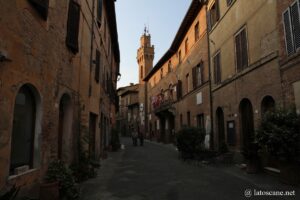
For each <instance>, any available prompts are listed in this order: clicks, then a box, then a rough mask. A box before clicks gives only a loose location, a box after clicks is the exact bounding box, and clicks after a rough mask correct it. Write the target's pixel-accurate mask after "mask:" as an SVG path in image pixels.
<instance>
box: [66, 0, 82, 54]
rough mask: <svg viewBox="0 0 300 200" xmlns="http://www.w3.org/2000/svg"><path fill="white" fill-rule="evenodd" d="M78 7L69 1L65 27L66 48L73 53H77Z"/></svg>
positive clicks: (72, 0)
mask: <svg viewBox="0 0 300 200" xmlns="http://www.w3.org/2000/svg"><path fill="white" fill-rule="evenodd" d="M79 19H80V6H79V5H78V4H77V3H76V2H74V0H71V1H70V4H69V14H68V25H67V26H68V27H67V39H66V43H67V46H68V47H69V48H70V49H71V51H72V52H73V53H77V52H78V33H79Z"/></svg>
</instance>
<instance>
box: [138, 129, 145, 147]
mask: <svg viewBox="0 0 300 200" xmlns="http://www.w3.org/2000/svg"><path fill="white" fill-rule="evenodd" d="M138 136H139V139H140V146H143V145H144V135H143V132H142V131H141V130H140V128H139V127H138Z"/></svg>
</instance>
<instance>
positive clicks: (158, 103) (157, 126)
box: [144, 1, 211, 143]
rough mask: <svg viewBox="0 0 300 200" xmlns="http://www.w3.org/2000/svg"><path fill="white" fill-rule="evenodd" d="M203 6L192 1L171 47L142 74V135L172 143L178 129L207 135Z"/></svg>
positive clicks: (208, 128) (207, 95)
mask: <svg viewBox="0 0 300 200" xmlns="http://www.w3.org/2000/svg"><path fill="white" fill-rule="evenodd" d="M206 30H207V29H206V5H205V4H204V3H203V2H202V1H192V3H191V5H190V7H189V9H188V11H187V13H186V15H185V17H184V19H183V21H182V23H181V25H180V27H179V30H178V32H177V34H176V36H175V38H174V40H173V42H172V44H171V47H170V48H169V49H168V50H167V52H166V53H165V54H164V55H163V57H161V58H160V59H159V61H158V63H157V64H156V65H155V66H154V67H153V69H151V71H150V72H149V73H148V74H147V75H146V77H145V78H144V81H146V82H147V88H146V91H147V97H146V99H147V100H148V103H147V104H146V107H147V110H146V116H147V117H146V124H147V125H148V128H147V129H146V132H147V133H148V135H149V136H150V137H154V138H155V139H157V140H158V141H162V142H166V143H169V142H174V140H175V132H177V131H178V130H179V129H180V128H181V127H182V126H184V125H187V126H198V127H202V128H205V129H206V131H207V134H208V135H209V134H210V116H211V115H210V103H211V102H210V93H209V91H210V84H209V65H208V43H207V32H206Z"/></svg>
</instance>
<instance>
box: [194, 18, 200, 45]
mask: <svg viewBox="0 0 300 200" xmlns="http://www.w3.org/2000/svg"><path fill="white" fill-rule="evenodd" d="M194 33H195V42H196V41H198V40H199V38H200V35H199V22H197V24H196V25H195V28H194Z"/></svg>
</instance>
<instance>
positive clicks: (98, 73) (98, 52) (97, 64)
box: [95, 50, 101, 83]
mask: <svg viewBox="0 0 300 200" xmlns="http://www.w3.org/2000/svg"><path fill="white" fill-rule="evenodd" d="M100 56H101V55H100V51H99V50H96V69H95V80H96V82H97V83H99V77H100Z"/></svg>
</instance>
